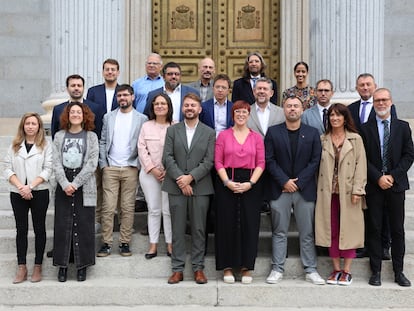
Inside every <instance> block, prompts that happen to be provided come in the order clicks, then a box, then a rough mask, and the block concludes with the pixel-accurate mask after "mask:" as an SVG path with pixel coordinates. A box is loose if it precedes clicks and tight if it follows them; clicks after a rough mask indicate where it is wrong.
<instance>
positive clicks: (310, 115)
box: [302, 105, 325, 135]
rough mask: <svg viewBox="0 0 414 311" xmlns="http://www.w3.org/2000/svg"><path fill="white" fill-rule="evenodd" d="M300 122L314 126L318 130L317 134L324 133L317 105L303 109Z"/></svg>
mask: <svg viewBox="0 0 414 311" xmlns="http://www.w3.org/2000/svg"><path fill="white" fill-rule="evenodd" d="M302 122H303V123H304V124H307V125H309V126H312V127H314V128H316V129H317V130H318V132H319V135H322V134H323V133H325V128H324V127H323V122H322V119H321V114H320V113H319V108H318V105H314V106H312V107H311V108H309V109H306V110H305V112H304V113H303V114H302Z"/></svg>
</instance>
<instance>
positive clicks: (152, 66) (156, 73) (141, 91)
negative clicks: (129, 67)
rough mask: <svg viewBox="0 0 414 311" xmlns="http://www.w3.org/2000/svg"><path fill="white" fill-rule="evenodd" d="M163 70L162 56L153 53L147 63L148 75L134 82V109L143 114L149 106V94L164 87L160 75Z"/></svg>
mask: <svg viewBox="0 0 414 311" xmlns="http://www.w3.org/2000/svg"><path fill="white" fill-rule="evenodd" d="M161 68H162V59H161V56H160V55H159V54H157V53H151V54H150V55H149V56H148V57H147V61H146V62H145V71H146V74H145V75H144V76H143V77H141V78H139V79H137V80H135V81H134V82H132V88H133V89H134V95H135V101H134V107H135V109H136V110H138V111H139V112H141V113H143V112H144V108H145V105H146V104H147V95H148V93H149V92H151V91H153V90H155V89H158V88H160V87H162V86H163V85H164V79H163V78H162V76H161V74H160V72H161Z"/></svg>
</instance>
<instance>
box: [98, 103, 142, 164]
mask: <svg viewBox="0 0 414 311" xmlns="http://www.w3.org/2000/svg"><path fill="white" fill-rule="evenodd" d="M118 111H119V108H117V109H115V110H113V111H111V112H108V113H107V114H105V116H104V119H103V126H102V134H101V140H100V141H99V167H100V168H104V167H106V166H109V162H108V155H109V150H110V149H111V146H112V139H113V136H114V128H115V119H116V114H117V113H118ZM132 113H133V116H132V131H131V133H130V136H129V145H130V147H131V154H130V156H129V158H128V165H129V166H133V167H138V168H140V165H139V161H138V136H139V132H140V131H141V127H142V124H144V122H145V121H147V120H148V118H147V117H146V116H145V115H143V114H142V113H139V112H138V111H136V110H135V109H133V110H132Z"/></svg>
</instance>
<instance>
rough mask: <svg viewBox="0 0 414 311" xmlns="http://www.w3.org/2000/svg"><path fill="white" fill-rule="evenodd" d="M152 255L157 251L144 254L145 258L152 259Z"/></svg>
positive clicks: (155, 255)
mask: <svg viewBox="0 0 414 311" xmlns="http://www.w3.org/2000/svg"><path fill="white" fill-rule="evenodd" d="M154 257H157V252H155V253H146V254H145V259H152V258H154Z"/></svg>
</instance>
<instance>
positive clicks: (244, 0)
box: [152, 0, 279, 82]
mask: <svg viewBox="0 0 414 311" xmlns="http://www.w3.org/2000/svg"><path fill="white" fill-rule="evenodd" d="M152 7H153V9H152V20H153V26H152V27H153V42H152V48H153V51H154V52H157V53H159V54H160V55H161V56H162V58H163V61H164V63H166V62H169V61H174V62H177V63H179V64H180V66H181V67H182V71H183V75H182V81H183V82H188V81H195V80H197V79H198V69H197V64H198V61H199V60H200V59H202V58H203V57H205V56H209V57H211V58H212V59H214V61H215V63H216V73H227V74H228V75H229V76H230V78H231V79H232V80H234V79H237V78H239V77H240V76H241V75H242V71H243V66H244V60H245V57H246V55H247V54H248V53H249V52H253V51H258V52H260V53H261V54H262V55H263V57H264V58H265V60H266V63H267V69H266V73H267V75H268V76H269V77H271V78H273V79H276V80H278V78H279V0H250V1H249V0H206V1H201V0H185V1H184V0H168V1H166V0H153V5H152Z"/></svg>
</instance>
